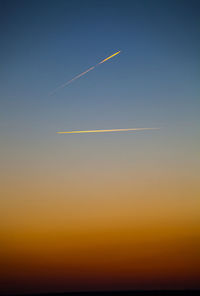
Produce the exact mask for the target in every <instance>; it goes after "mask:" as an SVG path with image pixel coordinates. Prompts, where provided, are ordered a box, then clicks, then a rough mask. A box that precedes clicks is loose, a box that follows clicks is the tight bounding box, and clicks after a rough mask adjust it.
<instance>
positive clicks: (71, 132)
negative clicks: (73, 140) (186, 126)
mask: <svg viewBox="0 0 200 296" xmlns="http://www.w3.org/2000/svg"><path fill="white" fill-rule="evenodd" d="M158 129H159V128H156V127H142V128H120V129H107V130H88V131H69V132H57V134H86V133H109V132H127V131H143V130H158Z"/></svg>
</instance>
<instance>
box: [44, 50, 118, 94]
mask: <svg viewBox="0 0 200 296" xmlns="http://www.w3.org/2000/svg"><path fill="white" fill-rule="evenodd" d="M120 52H121V51H118V52H116V53H114V54H112V55H111V56H109V57H107V58H106V59H104V60H102V61H101V62H99V63H98V64H96V65H94V66H93V67H90V68H89V69H87V70H86V71H84V72H82V73H80V74H78V75H77V76H75V77H74V78H72V79H71V80H69V81H67V82H65V83H63V84H61V85H60V86H58V87H57V88H56V89H54V90H53V91H51V92H50V93H49V95H51V94H53V93H55V92H56V91H58V90H59V89H61V88H63V87H65V86H67V85H69V84H70V83H72V82H73V81H75V80H76V79H78V78H80V77H82V76H83V75H85V74H87V73H88V72H90V71H92V70H94V69H95V68H96V67H97V66H98V65H101V64H103V63H105V62H106V61H107V60H109V59H112V58H113V57H114V56H116V55H118V54H119V53H120Z"/></svg>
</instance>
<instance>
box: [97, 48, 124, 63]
mask: <svg viewBox="0 0 200 296" xmlns="http://www.w3.org/2000/svg"><path fill="white" fill-rule="evenodd" d="M120 52H121V50H120V51H118V52H116V53H114V54H112V55H111V56H109V57H108V58H106V59H104V60H103V61H101V62H100V63H98V65H100V64H103V63H105V62H106V61H107V60H109V59H112V58H113V57H114V56H116V55H117V54H119V53H120Z"/></svg>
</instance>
